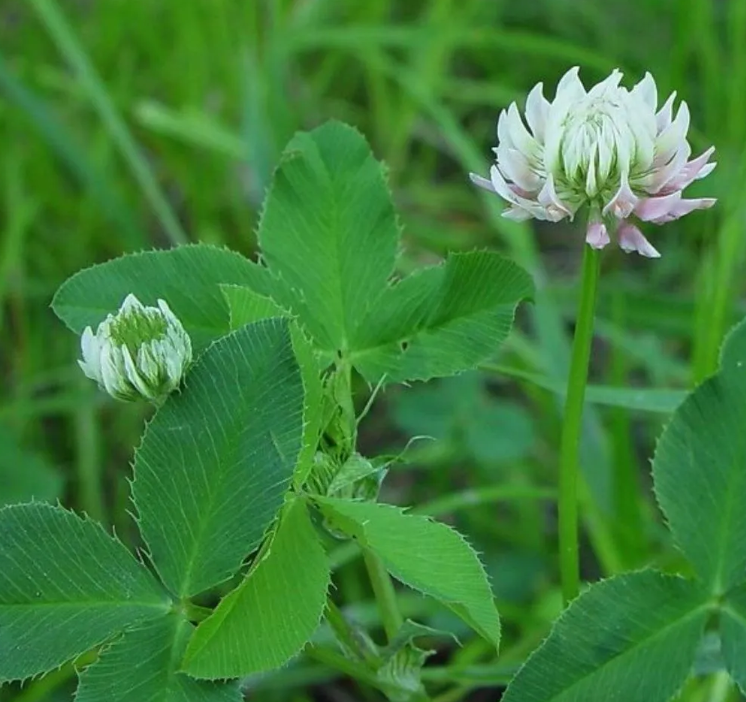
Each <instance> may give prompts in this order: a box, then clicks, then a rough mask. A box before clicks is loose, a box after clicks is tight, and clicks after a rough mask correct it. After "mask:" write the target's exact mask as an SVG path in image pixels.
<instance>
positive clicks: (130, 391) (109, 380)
mask: <svg viewBox="0 0 746 702" xmlns="http://www.w3.org/2000/svg"><path fill="white" fill-rule="evenodd" d="M101 379H102V381H103V386H104V389H105V390H106V392H108V393H109V395H111V396H112V397H115V398H117V399H118V400H125V401H130V400H134V399H136V398H137V392H136V391H135V390H134V388H133V387H132V386H131V384H130V383H129V382H128V381H127V375H126V372H125V369H124V361H123V359H122V354H121V351H120V350H119V349H118V348H117V347H115V346H114V345H113V344H106V345H105V346H104V347H103V348H102V350H101Z"/></svg>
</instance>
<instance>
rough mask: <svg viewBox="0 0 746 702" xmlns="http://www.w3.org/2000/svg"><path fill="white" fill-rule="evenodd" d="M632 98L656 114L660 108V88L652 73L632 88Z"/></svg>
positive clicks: (647, 74)
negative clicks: (657, 108)
mask: <svg viewBox="0 0 746 702" xmlns="http://www.w3.org/2000/svg"><path fill="white" fill-rule="evenodd" d="M631 96H632V98H633V99H636V100H640V101H641V102H643V103H644V104H645V105H646V106H647V107H649V108H650V109H651V110H652V111H653V112H655V108H656V107H657V106H658V88H657V86H656V85H655V80H654V79H653V76H652V75H650V73H646V74H645V76H644V78H643V79H642V80H641V81H640V82H639V83H637V84H636V85H635V86H634V87H633V88H632V91H631Z"/></svg>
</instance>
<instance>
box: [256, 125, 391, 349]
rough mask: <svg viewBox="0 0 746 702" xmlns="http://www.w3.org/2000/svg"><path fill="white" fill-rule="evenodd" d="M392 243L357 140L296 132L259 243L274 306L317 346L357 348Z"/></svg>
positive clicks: (328, 130) (383, 201)
mask: <svg viewBox="0 0 746 702" xmlns="http://www.w3.org/2000/svg"><path fill="white" fill-rule="evenodd" d="M398 243H399V227H398V224H397V221H396V215H395V213H394V208H393V205H392V204H391V201H390V198H389V193H388V189H387V187H386V182H385V180H384V177H383V173H382V170H381V167H380V165H379V164H378V163H377V162H376V161H375V160H374V158H373V155H372V154H371V153H370V149H369V148H368V145H367V143H366V142H365V139H364V138H363V137H362V135H361V134H360V133H359V132H357V131H356V130H355V129H353V128H352V127H349V126H347V125H344V124H341V123H338V122H328V123H327V124H325V125H323V126H321V127H319V128H318V129H315V130H314V131H313V132H300V133H298V134H296V136H295V137H294V138H293V139H292V140H291V142H290V143H289V144H288V146H287V149H286V150H285V152H284V154H283V157H282V159H281V161H280V166H279V168H278V170H277V172H276V173H275V177H274V181H273V183H272V186H271V188H270V190H269V193H268V195H267V199H266V201H265V204H264V211H263V213H262V219H261V223H260V225H259V244H260V246H261V249H262V255H263V257H264V258H265V259H266V261H267V263H268V265H269V268H270V270H271V271H272V273H273V274H274V275H275V276H276V277H277V278H278V279H279V280H281V281H282V285H283V293H282V295H283V297H282V299H281V300H280V301H281V302H288V303H289V305H290V307H291V309H292V310H293V311H294V312H295V313H296V314H298V315H299V317H300V318H301V319H302V320H303V323H304V325H305V326H306V327H307V328H308V330H309V331H310V332H311V334H312V335H313V337H314V339H315V340H316V343H317V344H318V345H319V346H320V347H321V348H322V349H325V350H328V351H334V350H336V349H350V348H357V346H358V343H357V339H358V337H359V336H360V334H361V331H362V330H363V326H364V325H363V321H364V319H365V317H366V315H367V312H368V310H369V309H370V306H371V304H373V303H374V302H375V301H376V299H377V298H378V297H379V296H380V295H381V294H382V293H383V291H384V290H385V288H386V283H387V280H388V278H389V276H390V275H391V273H392V270H393V267H394V259H395V257H396V249H397V246H398ZM291 291H292V295H291Z"/></svg>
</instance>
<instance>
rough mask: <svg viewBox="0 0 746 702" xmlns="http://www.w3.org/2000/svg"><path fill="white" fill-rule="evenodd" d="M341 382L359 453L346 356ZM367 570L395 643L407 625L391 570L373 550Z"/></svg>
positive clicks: (353, 442) (352, 442) (349, 426)
mask: <svg viewBox="0 0 746 702" xmlns="http://www.w3.org/2000/svg"><path fill="white" fill-rule="evenodd" d="M337 371H338V374H339V376H338V381H337V383H338V384H337V395H336V400H337V402H339V404H340V407H341V408H342V413H343V416H344V418H345V421H346V423H347V432H348V440H349V442H350V446H349V447H347V448H348V452H349V453H350V454H352V452H353V451H355V450H356V448H357V447H356V443H357V417H356V415H355V403H354V401H353V397H352V364H351V363H350V361H349V359H348V358H346V357H343V358H341V359H340V360H339V362H338V363H337ZM363 558H364V560H365V567H366V568H367V570H368V577H369V578H370V584H371V587H372V588H373V594H374V595H375V598H376V601H377V603H378V609H379V611H380V613H381V622H382V623H383V629H384V631H385V632H386V638H387V639H388V641H389V642H391V641H392V640H393V639H394V637H395V636H396V634H397V633H398V631H399V628H400V627H401V625H402V623H403V621H404V620H403V619H402V616H401V613H400V612H399V605H398V603H397V601H396V590H394V583H393V582H392V581H391V577H390V576H389V573H388V571H387V570H386V568H385V566H384V565H383V563H382V562H381V559H380V558H379V557H378V556H377V555H376V554H375V553H374V552H373V551H371V550H370V549H367V548H363Z"/></svg>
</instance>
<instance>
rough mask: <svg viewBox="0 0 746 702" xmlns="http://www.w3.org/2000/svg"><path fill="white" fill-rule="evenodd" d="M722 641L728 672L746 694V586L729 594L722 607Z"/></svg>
mask: <svg viewBox="0 0 746 702" xmlns="http://www.w3.org/2000/svg"><path fill="white" fill-rule="evenodd" d="M720 640H721V647H722V648H721V650H722V655H723V659H724V660H725V665H726V667H727V669H728V672H729V673H730V675H731V677H732V678H733V680H735V681H736V683H737V684H738V687H740V688H741V692H744V693H746V585H741V587H738V588H736V589H735V590H733V591H731V592H729V593H728V595H727V596H726V597H725V600H724V602H723V604H722V605H721V610H720Z"/></svg>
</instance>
